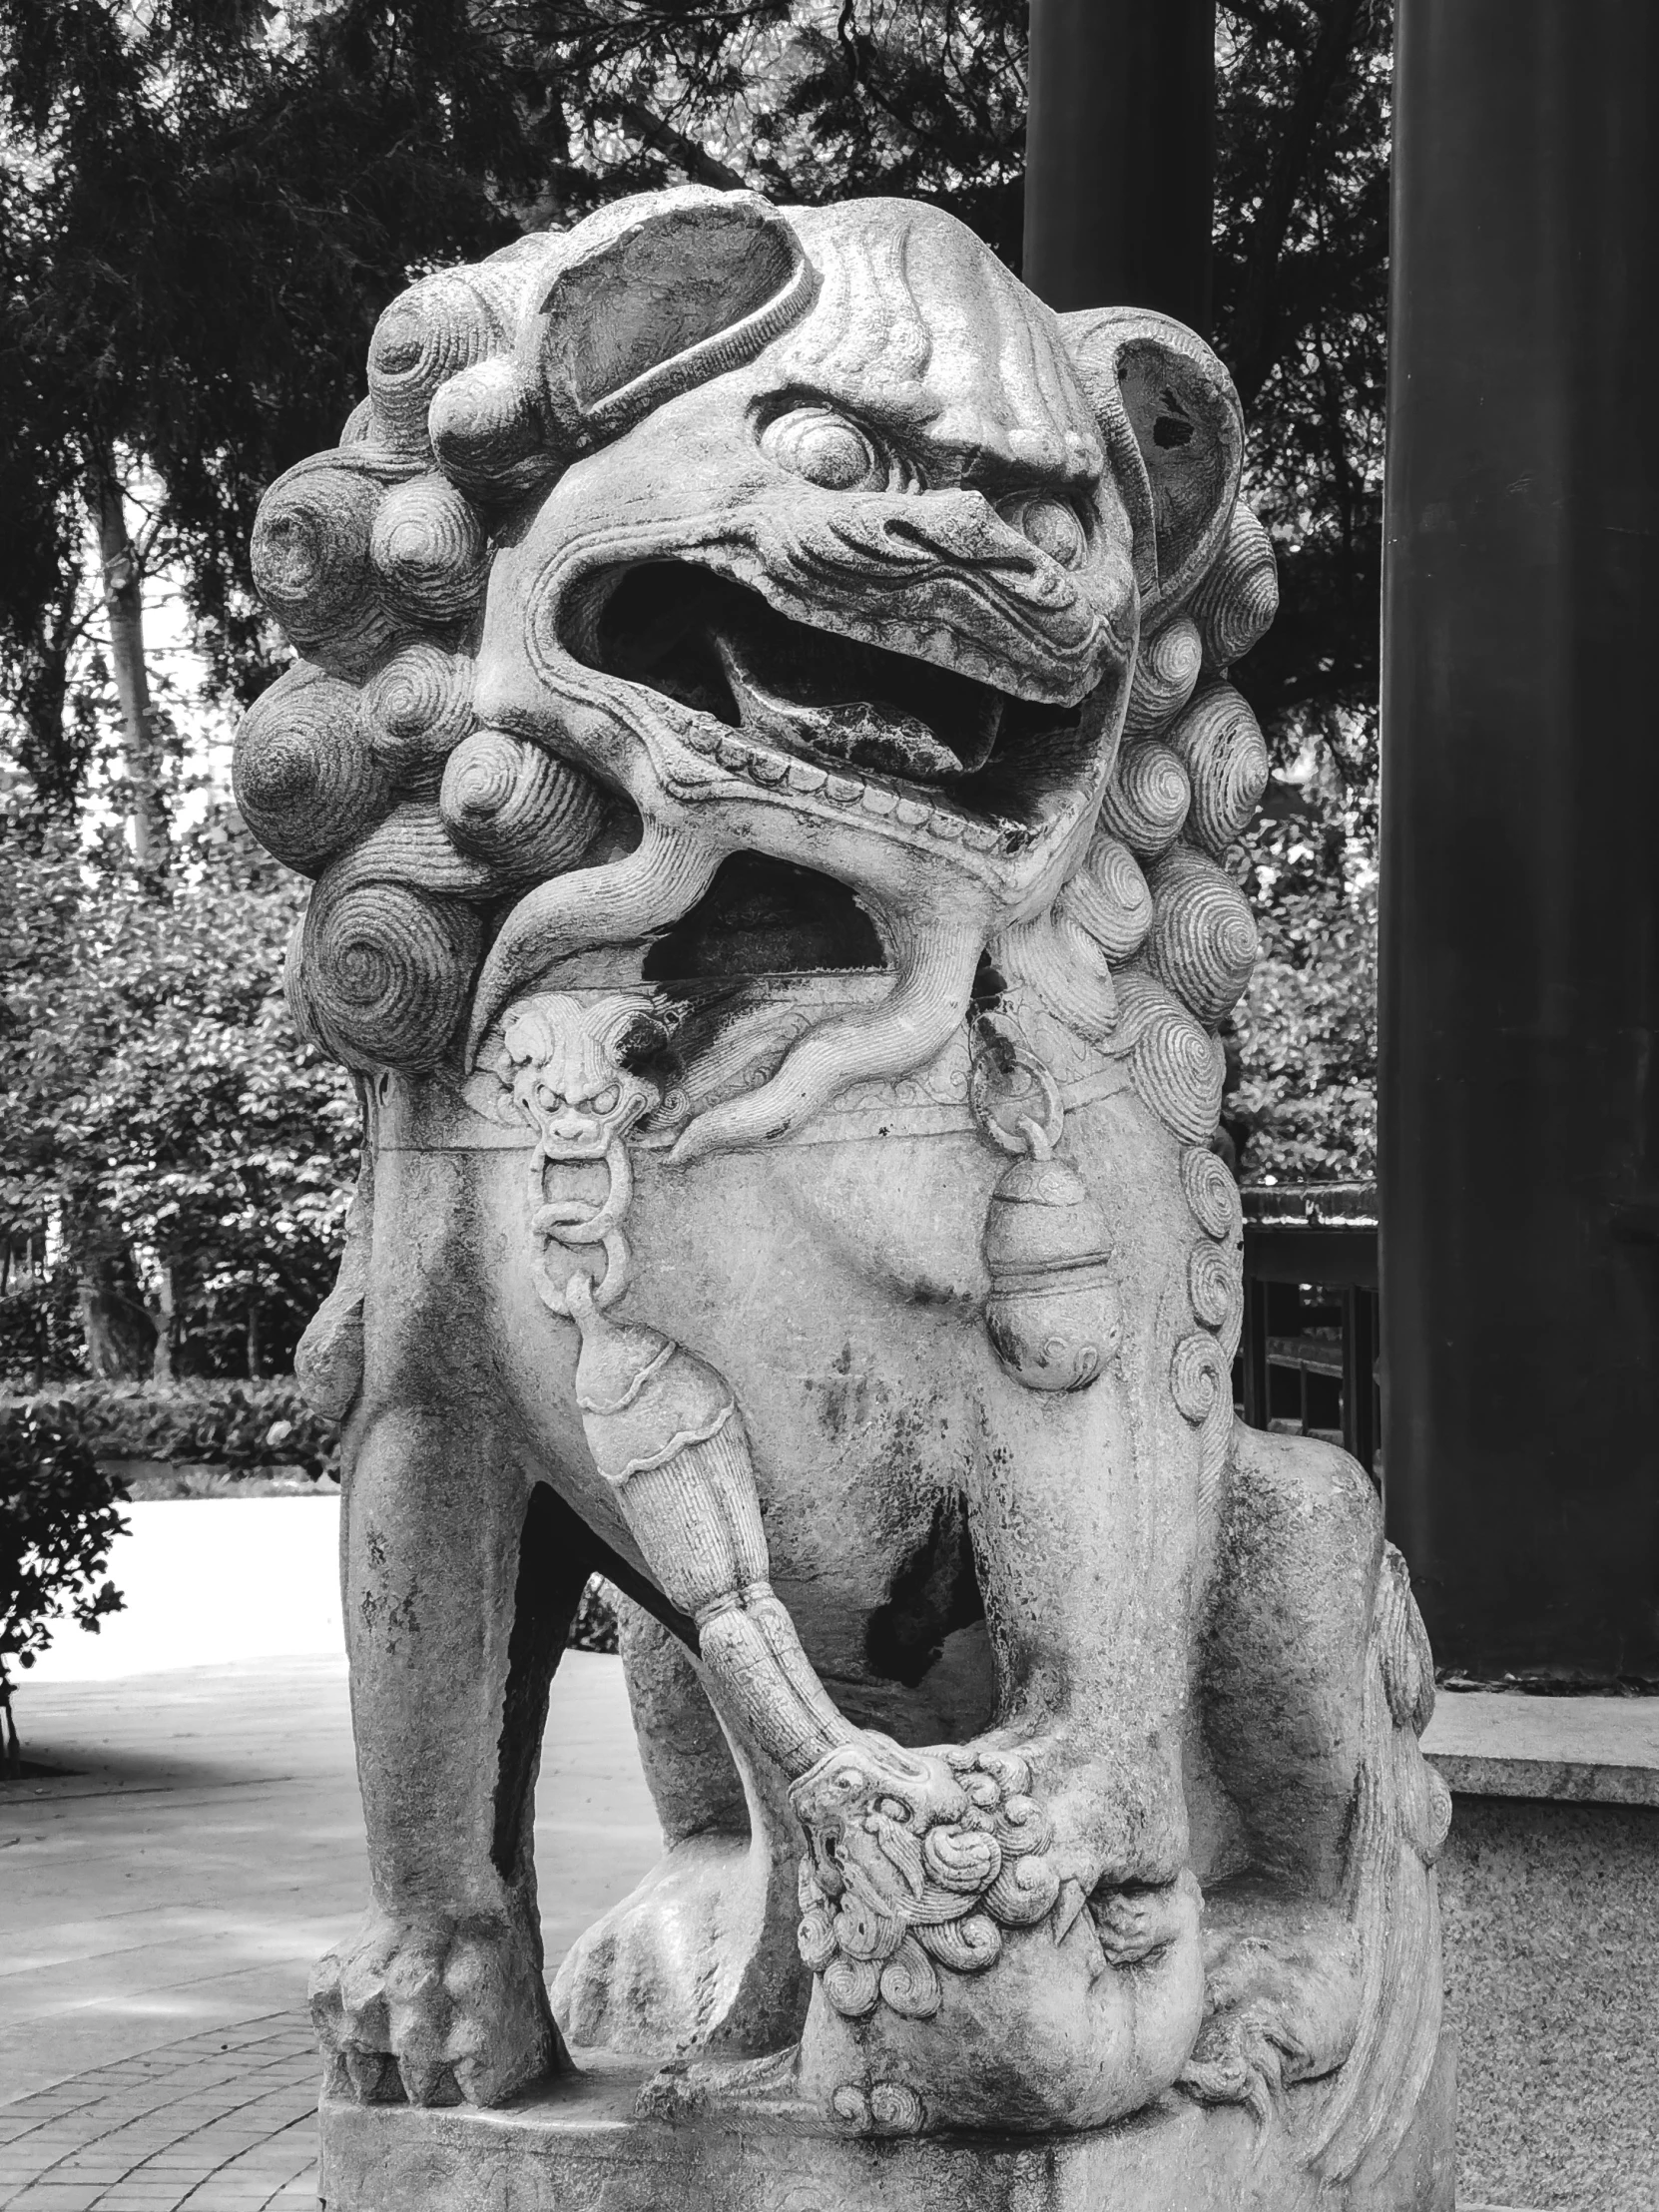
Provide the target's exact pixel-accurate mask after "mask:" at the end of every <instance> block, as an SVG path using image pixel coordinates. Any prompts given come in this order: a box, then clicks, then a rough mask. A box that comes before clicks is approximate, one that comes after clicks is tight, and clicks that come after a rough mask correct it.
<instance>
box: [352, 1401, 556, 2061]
mask: <svg viewBox="0 0 1659 2212" xmlns="http://www.w3.org/2000/svg"><path fill="white" fill-rule="evenodd" d="M548 1494H549V1493H547V1492H545V1491H543V1492H540V1493H538V1495H540V1496H542V1497H546V1496H547V1495H548ZM525 1498H526V1488H525V1485H524V1483H523V1481H522V1479H521V1478H520V1476H519V1474H518V1472H517V1469H516V1468H515V1466H514V1464H513V1461H512V1459H511V1458H510V1457H509V1456H508V1455H507V1454H506V1453H505V1452H504V1450H503V1448H502V1444H501V1441H500V1439H499V1438H498V1437H497V1436H496V1435H494V1434H493V1433H492V1432H491V1431H490V1430H489V1429H487V1428H485V1429H482V1430H480V1429H479V1428H477V1427H474V1426H472V1425H470V1424H469V1423H467V1422H466V1421H464V1420H459V1421H458V1420H455V1419H454V1418H452V1417H448V1416H445V1415H442V1414H439V1413H437V1412H435V1411H433V1410H432V1409H430V1408H426V1407H420V1406H411V1407H405V1408H399V1409H397V1410H395V1411H390V1412H387V1413H385V1414H383V1415H381V1416H380V1417H379V1418H377V1419H376V1420H375V1421H374V1422H373V1423H372V1425H371V1426H370V1428H369V1429H368V1432H367V1434H366V1435H365V1436H364V1437H363V1439H362V1441H361V1443H360V1446H359V1449H358V1451H357V1455H356V1464H355V1467H354V1469H353V1471H352V1474H351V1477H350V1483H349V1489H348V1493H347V1497H346V1504H345V1530H344V1542H343V1553H344V1556H343V1561H342V1579H343V1590H344V1610H345V1631H346V1643H347V1648H348V1651H349V1655H350V1663H351V1705H352V1719H353V1724H354V1728H355V1733H356V1743H357V1772H358V1779H359V1783H360V1786H361V1791H362V1803H363V1815H364V1821H365V1825H366V1830H367V1838H368V1859H369V1875H370V1882H371V1886H372V1904H371V1906H370V1908H369V1911H368V1914H367V1916H366V1918H365V1920H364V1922H363V1925H362V1927H361V1929H360V1930H359V1932H358V1934H357V1935H356V1936H355V1937H354V1938H353V1939H352V1940H351V1941H350V1942H349V1943H347V1944H345V1945H343V1946H342V1947H341V1948H340V1949H339V1950H337V1951H335V1952H331V1953H330V1954H329V1955H328V1956H327V1957H325V1958H324V1959H323V1960H321V1962H320V1963H319V1965H318V1966H317V1968H316V1971H315V1974H314V1976H313V1979H312V1986H311V2010H312V2016H313V2018H314V2020H315V2022H316V2026H317V2030H318V2033H319V2035H320V2037H321V2040H322V2044H323V2048H324V2051H325V2053H326V2054H327V2056H328V2057H329V2059H330V2061H332V2063H331V2067H330V2071H331V2073H332V2075H333V2077H334V2081H335V2085H336V2087H339V2088H342V2089H343V2088H344V2087H345V2086H346V2085H347V2084H349V2086H350V2087H351V2088H352V2089H354V2090H355V2092H356V2094H357V2095H358V2096H360V2097H362V2098H364V2099H365V2100H378V2099H384V2098H388V2097H390V2098H395V2097H397V2096H398V2095H399V2094H400V2093H401V2094H402V2095H403V2096H406V2097H407V2098H408V2100H409V2101H410V2102H411V2103H417V2104H428V2103H443V2102H453V2101H455V2100H456V2099H457V2098H460V2099H464V2100H465V2101H466V2102H468V2103H475V2104H496V2103H499V2102H500V2101H501V2100H502V2099H503V2098H504V2097H506V2096H508V2095H510V2094H511V2093H512V2092H513V2091H514V2090H515V2089H517V2088H519V2087H520V2086H521V2085H522V2084H523V2083H524V2082H526V2081H528V2080H531V2079H533V2078H534V2077H535V2076H537V2075H539V2074H541V2073H544V2072H546V2071H547V2070H548V2068H549V2066H550V2065H552V2064H553V2063H554V2062H555V2061H556V2057H557V2053H558V2041H557V2034H556V2030H555V2029H554V2026H553V2021H552V2016H551V2013H550V2011H549V2008H548V2002H547V1995H546V1991H545V1989H544V1987H543V1982H542V1948H541V1936H540V1930H539V1924H538V1919H537V1913H536V1892H535V1878H534V1872H533V1868H532V1864H531V1858H530V1849H529V1796H530V1785H531V1782H532V1779H533V1776H534V1771H535V1760H536V1755H537V1748H538V1745H539V1739H540V1731H541V1723H542V1719H543V1716H544V1714H545V1710H546V1695H547V1682H548V1679H549V1678H550V1676H551V1673H552V1666H553V1663H554V1661H555V1660H556V1658H557V1655H558V1652H559V1650H560V1649H561V1648H562V1645H563V1642H564V1637H565V1632H566V1630H567V1628H568V1624H569V1619H570V1616H571V1614H572V1613H573V1611H574V1609H575V1606H576V1603H577V1600H578V1599H579V1597H580V1595H581V1589H582V1579H583V1569H582V1567H581V1566H580V1564H579V1563H572V1562H571V1561H570V1560H569V1559H568V1557H567V1558H566V1560H564V1561H562V1562H561V1561H560V1560H559V1559H558V1558H557V1557H553V1558H548V1557H546V1556H545V1555H543V1556H537V1553H538V1552H541V1553H543V1554H545V1549H546V1547H545V1546H538V1545H537V1544H536V1541H535V1538H536V1522H537V1515H536V1514H535V1512H534V1510H532V1511H531V1513H530V1515H529V1517H528V1520H527V1516H526V1509H525ZM525 1536H527V1537H528V1538H529V1543H528V1545H527V1546H526V1547H525V1556H524V1560H523V1564H522V1570H521V1556H520V1554H521V1537H525ZM515 1595H521V1596H522V1599H523V1602H522V1603H521V1604H519V1605H517V1606H515Z"/></svg>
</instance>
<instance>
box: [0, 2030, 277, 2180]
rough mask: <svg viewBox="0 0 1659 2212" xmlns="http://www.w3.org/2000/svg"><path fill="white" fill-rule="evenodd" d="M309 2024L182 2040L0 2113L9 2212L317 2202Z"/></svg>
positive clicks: (0, 2164)
mask: <svg viewBox="0 0 1659 2212" xmlns="http://www.w3.org/2000/svg"><path fill="white" fill-rule="evenodd" d="M319 2070H320V2069H319V2067H318V2064H317V2056H316V2044H315V2040H314V2038H313V2037H312V2034H311V2029H310V2023H309V2021H308V2020H306V2019H304V2018H302V2017H301V2018H295V2017H294V2016H293V2015H292V2014H290V2013H276V2014H274V2015H272V2016H271V2017H270V2018H268V2019H263V2020H252V2021H249V2022H248V2023H247V2024H246V2025H244V2026H242V2027H238V2028H216V2029H212V2030H210V2031H209V2032H208V2033H206V2034H201V2035H189V2036H186V2037H185V2039H184V2040H183V2041H182V2042H177V2043H167V2044H164V2045H163V2046H162V2048H161V2049H159V2050H152V2051H146V2052H145V2053H144V2055H143V2056H142V2057H137V2058H123V2059H118V2060H117V2061H116V2063H115V2064H114V2065H109V2066H99V2067H97V2068H96V2069H95V2070H94V2071H93V2072H91V2073H84V2074H78V2075H76V2076H75V2078H74V2079H73V2080H70V2081H62V2082H59V2083H58V2084H57V2086H56V2087H54V2088H51V2089H37V2090H36V2091H35V2093H34V2095H33V2096H29V2097H24V2098H22V2099H21V2101H19V2102H18V2103H16V2104H8V2105H4V2106H0V2206H3V2207H4V2212H91V2208H92V2207H93V2206H97V2207H98V2208H99V2212H182V2208H183V2207H185V2206H189V2207H191V2208H192V2212H265V2207H267V2206H270V2205H282V2206H291V2207H295V2208H297V2207H300V2206H303V2207H304V2208H305V2212H314V2208H315V2205H316V2092H317V2079H318V2074H319Z"/></svg>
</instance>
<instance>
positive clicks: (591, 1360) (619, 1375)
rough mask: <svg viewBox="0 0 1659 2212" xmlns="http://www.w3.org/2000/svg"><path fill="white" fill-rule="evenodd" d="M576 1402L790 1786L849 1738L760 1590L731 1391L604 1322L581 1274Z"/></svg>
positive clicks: (638, 1535)
mask: <svg viewBox="0 0 1659 2212" xmlns="http://www.w3.org/2000/svg"><path fill="white" fill-rule="evenodd" d="M567 1295H568V1296H569V1298H570V1305H571V1312H572V1314H573V1315H574V1316H575V1319H576V1323H577V1326H578V1328H579V1329H580V1330H581V1332H582V1353H581V1358H580V1359H579V1361H578V1362H577V1367H576V1401H577V1403H578V1405H579V1406H580V1407H581V1409H582V1425H583V1427H584V1429H585V1430H586V1432H587V1438H588V1448H589V1449H590V1450H591V1451H592V1453H593V1456H594V1461H595V1464H596V1465H597V1466H598V1468H599V1471H600V1473H601V1474H602V1475H604V1477H605V1479H606V1480H607V1481H608V1482H610V1483H611V1484H612V1485H613V1486H614V1487H615V1489H616V1493H617V1500H618V1503H619V1504H620V1505H621V1508H622V1512H623V1517H624V1518H625V1519H626V1521H627V1523H628V1526H629V1527H630V1529H632V1531H633V1533H634V1537H635V1540H636V1541H637V1542H638V1544H639V1547H640V1550H641V1551H642V1552H643V1553H644V1555H645V1558H646V1560H647V1561H648V1563H649V1564H650V1566H651V1568H652V1570H653V1571H654V1573H655V1574H656V1576H657V1579H658V1581H659V1582H660V1583H661V1585H662V1588H663V1591H664V1594H665V1595H666V1596H667V1597H668V1599H669V1600H670V1602H671V1603H672V1604H674V1605H676V1606H677V1607H678V1608H679V1609H680V1611H681V1612H683V1613H689V1614H690V1615H691V1617H692V1619H693V1620H695V1621H696V1623H697V1632H698V1643H699V1648H700V1649H701V1651H702V1654H703V1658H704V1661H705V1663H706V1664H707V1666H708V1667H709V1670H710V1672H711V1673H712V1674H713V1675H714V1677H715V1679H716V1681H717V1682H718V1683H719V1684H720V1685H721V1686H722V1688H723V1689H724V1690H725V1691H726V1692H727V1694H728V1695H729V1696H730V1698H731V1700H732V1703H733V1705H734V1707H735V1708H736V1710H737V1713H738V1714H739V1715H740V1716H741V1717H742V1719H743V1721H744V1722H745V1724H746V1725H747V1726H748V1727H749V1728H750V1729H751V1730H752V1731H753V1733H754V1735H755V1737H756V1738H757V1740H758V1741H759V1742H760V1743H762V1744H763V1745H764V1746H765V1747H766V1749H767V1750H768V1751H769V1752H771V1754H772V1756H773V1757H774V1758H775V1759H776V1760H777V1761H778V1762H779V1764H780V1765H781V1766H782V1767H783V1768H784V1770H785V1772H786V1773H787V1774H788V1775H789V1776H790V1778H791V1779H792V1780H794V1779H796V1778H797V1777H799V1776H800V1775H803V1774H805V1773H806V1772H807V1770H808V1769H809V1768H810V1767H811V1766H813V1765H814V1764H815V1763H816V1762H817V1761H818V1760H819V1759H821V1758H822V1757H823V1756H824V1754H825V1753H826V1752H827V1751H830V1750H831V1749H832V1748H833V1747H834V1746H835V1745H836V1744H841V1743H845V1742H847V1741H848V1740H849V1739H850V1737H851V1735H852V1731H851V1729H850V1728H849V1727H848V1725H847V1723H846V1722H845V1721H843V1720H842V1718H841V1716H840V1715H839V1714H838V1713H837V1712H836V1711H835V1708H834V1706H833V1705H832V1704H831V1703H830V1698H829V1695H828V1694H827V1692H826V1691H825V1689H824V1686H823V1684H822V1683H821V1682H820V1681H819V1679H818V1676H817V1675H816V1674H815V1673H814V1671H813V1668H812V1663H811V1662H810V1660H809V1659H808V1657H807V1655H806V1653H805V1652H804V1651H803V1650H802V1648H801V1642H800V1639H799V1638H798V1636H797V1635H796V1632H795V1624H794V1622H793V1621H792V1620H791V1619H790V1616H789V1613H788V1611H787V1609H786V1608H785V1606H784V1605H783V1603H782V1602H781V1601H780V1599H779V1598H777V1597H776V1596H775V1595H774V1593H773V1588H772V1581H771V1574H770V1562H769V1559H768V1556H767V1541H766V1531H765V1530H764V1528H763V1527H762V1525H761V1507H760V1498H759V1495H758V1492H757V1489H756V1484H755V1469H754V1464H753V1462H752V1460H751V1458H750V1453H749V1437H748V1434H747V1432H746V1430H745V1428H744V1424H743V1416H742V1414H741V1413H740V1412H739V1411H738V1407H737V1400H736V1398H735V1397H734V1395H733V1391H732V1386H731V1384H730V1383H728V1382H727V1381H726V1378H725V1377H724V1376H723V1375H721V1374H720V1373H719V1372H718V1371H717V1370H716V1369H714V1368H712V1367H710V1366H709V1365H708V1363H707V1362H706V1361H703V1360H700V1359H698V1358H697V1356H696V1354H695V1353H691V1352H688V1351H687V1350H686V1348H685V1346H684V1345H681V1344H677V1343H676V1342H675V1340H674V1339H673V1338H672V1337H666V1336H664V1335H663V1333H662V1332H661V1330H657V1329H651V1328H648V1327H646V1326H644V1325H642V1324H640V1323H617V1322H612V1321H609V1320H607V1318H606V1317H605V1316H604V1315H603V1314H602V1313H600V1312H599V1310H598V1308H597V1307H596V1305H595V1304H594V1299H593V1292H592V1288H591V1285H590V1284H589V1283H588V1281H587V1279H586V1278H585V1277H580V1276H579V1277H576V1278H574V1279H573V1280H572V1282H571V1284H570V1286H569V1289H568V1293H567Z"/></svg>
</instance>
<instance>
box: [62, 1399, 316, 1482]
mask: <svg viewBox="0 0 1659 2212" xmlns="http://www.w3.org/2000/svg"><path fill="white" fill-rule="evenodd" d="M19 1402H20V1403H21V1404H22V1405H25V1406H35V1407H40V1408H42V1409H43V1410H45V1411H47V1412H48V1413H49V1415H50V1417H51V1418H52V1419H53V1420H55V1421H56V1422H57V1423H58V1425H59V1426H60V1428H61V1429H62V1431H63V1432H64V1433H65V1434H66V1435H68V1436H72V1437H73V1438H74V1439H75V1441H76V1442H77V1443H78V1444H80V1445H82V1446H84V1447H85V1449H86V1450H88V1451H90V1452H91V1453H93V1454H94V1456H95V1457H97V1458H100V1459H170V1460H194V1461H197V1462H206V1463H208V1464H211V1465H214V1466H223V1467H230V1468H233V1469H236V1468H244V1467H261V1466H271V1465H274V1464H284V1465H289V1466H300V1467H303V1468H304V1469H305V1471H306V1472H307V1473H308V1474H309V1475H311V1476H312V1477H313V1478H315V1477H318V1476H321V1475H324V1474H329V1475H333V1476H335V1477H336V1478H337V1476H338V1473H339V1439H338V1433H337V1431H336V1429H335V1426H334V1423H333V1422H332V1421H327V1420H323V1419H321V1418H320V1417H319V1416H318V1415H317V1414H315V1413H313V1412H312V1411H311V1409H310V1407H309V1406H308V1405H307V1404H306V1403H305V1401H304V1399H303V1398H302V1397H301V1396H300V1394H299V1389H298V1385H297V1384H296V1383H294V1382H293V1381H292V1379H291V1378H287V1379H277V1378H274V1379H272V1380H270V1381H267V1382H260V1383H217V1382H184V1383H71V1384H70V1385H69V1386H68V1387H67V1388H64V1389H62V1390H57V1391H53V1392H51V1393H49V1394H46V1395H43V1396H39V1397H32V1398H26V1399H22V1400H20V1401H19Z"/></svg>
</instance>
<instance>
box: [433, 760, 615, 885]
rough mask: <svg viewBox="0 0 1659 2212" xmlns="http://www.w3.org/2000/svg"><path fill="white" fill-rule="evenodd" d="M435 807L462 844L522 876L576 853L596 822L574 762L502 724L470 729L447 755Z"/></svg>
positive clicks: (595, 808)
mask: <svg viewBox="0 0 1659 2212" xmlns="http://www.w3.org/2000/svg"><path fill="white" fill-rule="evenodd" d="M438 812H439V814H440V815H441V816H442V818H443V821H444V824H445V826H446V827H447V829H448V830H449V832H450V834H451V835H452V836H453V837H454V839H455V842H456V843H457V844H458V845H460V846H461V848H462V849H463V850H464V851H467V852H472V853H475V854H476V855H477V856H478V857H479V858H480V859H485V860H490V861H493V862H494V863H495V864H496V865H497V866H498V867H501V868H503V869H507V870H511V871H512V872H514V873H517V874H522V875H540V874H548V873H554V872H556V871H557V870H559V869H561V868H567V867H569V866H571V865H572V864H573V862H575V861H576V860H578V859H579V858H580V857H581V855H582V854H583V853H584V852H585V851H586V850H587V848H588V846H589V844H591V843H592V841H593V836H594V832H595V831H596V830H597V829H598V827H599V813H600V808H599V795H598V792H597V791H596V790H595V788H594V786H593V784H592V783H591V782H590V780H589V779H588V778H587V777H586V776H584V775H583V774H582V772H581V770H580V769H577V768H572V767H571V765H570V763H569V762H568V761H560V760H556V759H555V758H554V757H553V755H552V754H551V753H544V752H543V751H542V750H541V748H540V747H539V746H535V745H531V744H529V743H528V742H527V741H526V740H524V739H523V738H515V737H512V736H510V735H509V734H508V733H507V732H506V731H505V730H474V731H473V733H472V735H471V736H470V737H468V738H464V739H463V740H462V741H461V743H460V744H459V745H458V746H457V747H456V748H455V750H454V752H453V753H451V754H450V756H449V765H448V767H447V768H446V769H445V770H444V772H443V784H442V788H441V789H440V791H439V794H438Z"/></svg>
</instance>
